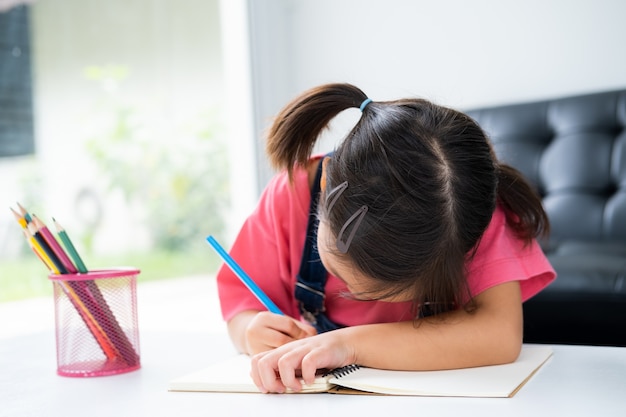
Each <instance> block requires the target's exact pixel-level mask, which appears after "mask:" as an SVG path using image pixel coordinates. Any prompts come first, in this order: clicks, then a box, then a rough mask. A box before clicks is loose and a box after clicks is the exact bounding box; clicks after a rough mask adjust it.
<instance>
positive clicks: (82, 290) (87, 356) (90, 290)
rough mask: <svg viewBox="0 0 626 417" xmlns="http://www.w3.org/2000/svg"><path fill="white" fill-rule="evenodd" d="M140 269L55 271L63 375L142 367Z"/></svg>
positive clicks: (109, 372)
mask: <svg viewBox="0 0 626 417" xmlns="http://www.w3.org/2000/svg"><path fill="white" fill-rule="evenodd" d="M137 275H139V270H137V269H110V270H95V271H90V272H87V273H84V274H81V273H78V274H62V275H56V274H52V275H50V276H49V278H50V279H51V280H52V283H53V287H54V306H55V324H56V326H55V327H56V348H57V373H58V374H59V375H62V376H70V377H92V376H105V375H116V374H120V373H124V372H130V371H134V370H136V369H139V368H140V366H141V365H140V360H139V359H140V357H139V329H138V326H137Z"/></svg>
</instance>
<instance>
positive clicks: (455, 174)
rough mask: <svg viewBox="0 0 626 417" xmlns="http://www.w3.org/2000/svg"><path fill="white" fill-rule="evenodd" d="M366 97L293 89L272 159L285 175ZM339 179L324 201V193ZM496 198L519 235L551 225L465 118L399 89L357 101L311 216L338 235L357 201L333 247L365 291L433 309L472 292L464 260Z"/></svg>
mask: <svg viewBox="0 0 626 417" xmlns="http://www.w3.org/2000/svg"><path fill="white" fill-rule="evenodd" d="M366 99H367V96H366V95H365V94H364V93H363V92H362V91H361V90H360V89H359V88H357V87H355V86H353V85H350V84H328V85H322V86H319V87H316V88H313V89H311V90H309V91H307V92H305V93H303V94H302V95H301V96H299V97H297V98H296V99H295V100H293V101H292V102H291V103H289V104H288V105H287V106H286V107H285V108H284V109H283V110H282V111H281V112H280V113H279V114H278V116H277V118H276V120H275V121H274V124H273V125H272V127H271V129H270V132H269V137H268V142H267V151H268V155H269V157H270V159H271V161H272V163H273V164H274V166H275V167H276V168H280V169H287V170H288V172H289V175H290V176H291V175H292V173H293V169H294V167H295V166H296V165H302V166H304V165H305V164H306V163H307V161H308V159H309V158H310V156H311V153H312V150H313V147H314V145H315V142H316V140H317V138H318V136H319V134H320V133H321V131H322V130H323V129H324V128H325V127H326V126H327V125H328V123H329V122H330V121H331V120H332V119H333V117H335V116H336V115H337V114H338V113H340V112H342V111H343V110H346V109H348V108H351V107H356V108H359V106H360V105H361V103H363V101H364V100H366ZM344 182H347V187H345V184H344V187H345V189H343V190H342V192H341V195H340V196H339V197H337V198H336V199H335V198H332V200H333V203H332V208H331V209H329V205H328V201H326V199H325V198H326V195H328V194H329V193H330V192H331V191H332V190H333V189H335V188H336V187H337V186H339V185H340V184H342V183H344ZM498 201H499V202H500V203H501V204H502V205H503V207H504V208H505V211H506V214H507V222H508V224H509V225H510V226H511V227H512V228H513V230H514V231H515V232H516V234H517V235H518V236H519V237H520V239H523V240H524V241H525V242H526V243H530V242H531V241H532V239H534V238H535V237H538V236H540V235H543V234H547V233H548V231H549V222H548V218H547V215H546V213H545V211H544V210H543V207H542V204H541V200H540V198H539V196H538V195H537V193H536V192H535V191H534V190H533V188H532V187H531V186H530V185H529V184H528V182H527V181H526V180H525V179H524V178H523V177H522V175H521V174H520V173H519V172H518V171H517V170H515V169H514V168H512V167H510V166H508V165H505V164H502V163H499V162H498V160H497V158H496V156H495V153H494V152H493V149H492V147H491V145H490V143H489V141H488V139H487V137H486V135H485V133H484V132H483V130H482V129H481V128H480V127H479V126H478V124H477V123H476V122H475V121H474V120H473V119H471V118H470V117H469V116H467V115H465V114H464V113H461V112H459V111H456V110H452V109H449V108H446V107H442V106H438V105H435V104H433V103H431V102H429V101H427V100H422V99H401V100H394V101H385V102H370V103H369V104H368V105H367V106H366V107H365V108H364V110H363V114H362V116H361V118H360V120H359V121H358V123H357V124H356V126H355V127H354V128H353V129H352V131H350V133H349V134H348V135H347V137H346V138H345V139H344V140H343V142H342V143H341V144H340V145H339V146H338V147H337V149H336V150H335V152H334V153H333V155H332V158H331V159H330V161H329V162H328V164H327V167H326V192H325V193H323V195H322V196H321V201H320V205H319V207H320V209H319V216H320V220H321V221H324V222H327V224H328V227H329V228H330V229H329V230H330V231H331V233H332V234H333V235H334V236H335V237H339V234H340V231H341V229H342V227H344V225H346V224H347V223H350V222H349V221H348V219H350V218H351V217H352V216H353V215H355V214H356V213H357V212H359V210H360V209H361V208H363V207H364V206H366V207H367V211H366V212H365V214H364V215H362V216H360V217H362V218H361V222H360V223H358V225H357V222H352V224H350V225H348V228H350V227H356V228H357V229H355V230H354V232H355V235H354V238H353V240H352V241H351V242H348V245H349V246H348V248H347V250H346V251H345V253H343V252H344V251H339V250H337V251H336V253H337V255H338V256H340V257H343V258H342V259H345V260H346V261H347V262H350V264H351V265H353V266H354V267H356V268H357V269H358V270H359V271H361V272H362V273H363V274H365V275H366V276H369V277H371V278H373V280H374V282H375V283H376V287H377V288H373V290H372V291H373V292H377V293H380V291H384V294H385V296H390V295H394V294H397V293H400V292H405V291H407V290H410V291H413V294H414V295H415V297H414V301H415V304H416V306H419V307H420V308H423V307H424V306H428V307H429V309H430V311H429V313H432V314H436V313H440V312H443V311H446V310H450V309H452V308H456V307H458V306H459V305H460V303H462V302H463V301H464V300H468V299H469V298H468V296H469V293H468V287H467V282H466V279H465V274H466V268H465V267H466V262H467V261H468V260H469V259H471V257H472V256H473V253H474V250H475V248H476V247H477V244H478V242H479V241H480V238H481V236H482V235H483V233H484V232H485V229H486V228H487V226H488V225H489V223H490V221H491V218H492V215H493V212H494V210H495V208H496V202H498ZM346 233H348V232H347V231H345V232H344V235H345V234H346ZM330 247H333V246H332V245H330ZM465 306H466V307H467V308H468V309H470V308H471V307H470V306H471V303H468V304H465Z"/></svg>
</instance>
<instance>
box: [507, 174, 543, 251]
mask: <svg viewBox="0 0 626 417" xmlns="http://www.w3.org/2000/svg"><path fill="white" fill-rule="evenodd" d="M497 172H498V198H499V199H500V201H501V202H502V204H503V205H504V207H506V209H507V211H508V213H507V223H508V225H509V226H510V227H511V228H512V229H513V230H514V231H515V233H516V234H517V235H518V236H519V237H520V238H521V239H524V240H525V241H526V242H527V243H530V241H531V240H532V239H533V238H536V237H545V236H547V235H548V234H549V233H550V222H549V220H548V215H547V214H546V212H545V211H544V209H543V205H542V203H541V198H540V197H539V194H538V193H537V192H536V191H535V190H534V189H533V188H532V186H531V185H530V184H529V183H528V182H527V181H526V179H524V177H523V176H522V174H521V173H520V172H519V171H518V170H517V169H515V168H513V167H511V166H509V165H506V164H502V163H500V164H499V165H498V170H497Z"/></svg>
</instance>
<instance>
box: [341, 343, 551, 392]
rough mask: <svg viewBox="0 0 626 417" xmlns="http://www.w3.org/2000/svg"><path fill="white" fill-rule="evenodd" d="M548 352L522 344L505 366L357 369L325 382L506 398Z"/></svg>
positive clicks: (383, 389)
mask: <svg viewBox="0 0 626 417" xmlns="http://www.w3.org/2000/svg"><path fill="white" fill-rule="evenodd" d="M551 355H552V349H551V348H549V347H546V346H526V345H525V346H523V348H522V352H521V354H520V357H519V358H518V360H517V361H515V362H513V363H511V364H506V365H495V366H484V367H477V368H468V369H454V370H445V371H419V372H412V371H386V370H380V369H372V368H360V369H359V370H358V371H355V372H354V373H350V374H347V375H345V376H343V377H339V378H330V379H329V382H330V383H334V384H337V385H340V386H342V387H347V388H352V389H356V390H361V391H368V392H374V393H379V394H390V395H421V396H446V397H509V396H512V395H513V394H515V392H517V390H518V389H519V387H520V386H521V385H523V384H524V383H525V382H526V381H527V380H528V379H529V378H530V377H531V376H532V375H533V374H534V372H535V371H536V370H537V369H538V368H539V367H540V366H541V365H542V364H543V363H544V362H546V361H547V360H548V358H549V357H550V356H551ZM339 392H340V391H339Z"/></svg>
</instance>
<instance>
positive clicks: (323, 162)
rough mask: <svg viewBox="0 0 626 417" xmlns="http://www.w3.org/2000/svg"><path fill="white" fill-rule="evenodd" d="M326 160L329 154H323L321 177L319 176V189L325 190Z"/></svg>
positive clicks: (328, 158) (328, 159)
mask: <svg viewBox="0 0 626 417" xmlns="http://www.w3.org/2000/svg"><path fill="white" fill-rule="evenodd" d="M328 161H330V156H325V157H324V159H322V178H320V189H321V190H322V191H324V190H326V166H327V165H328Z"/></svg>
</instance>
